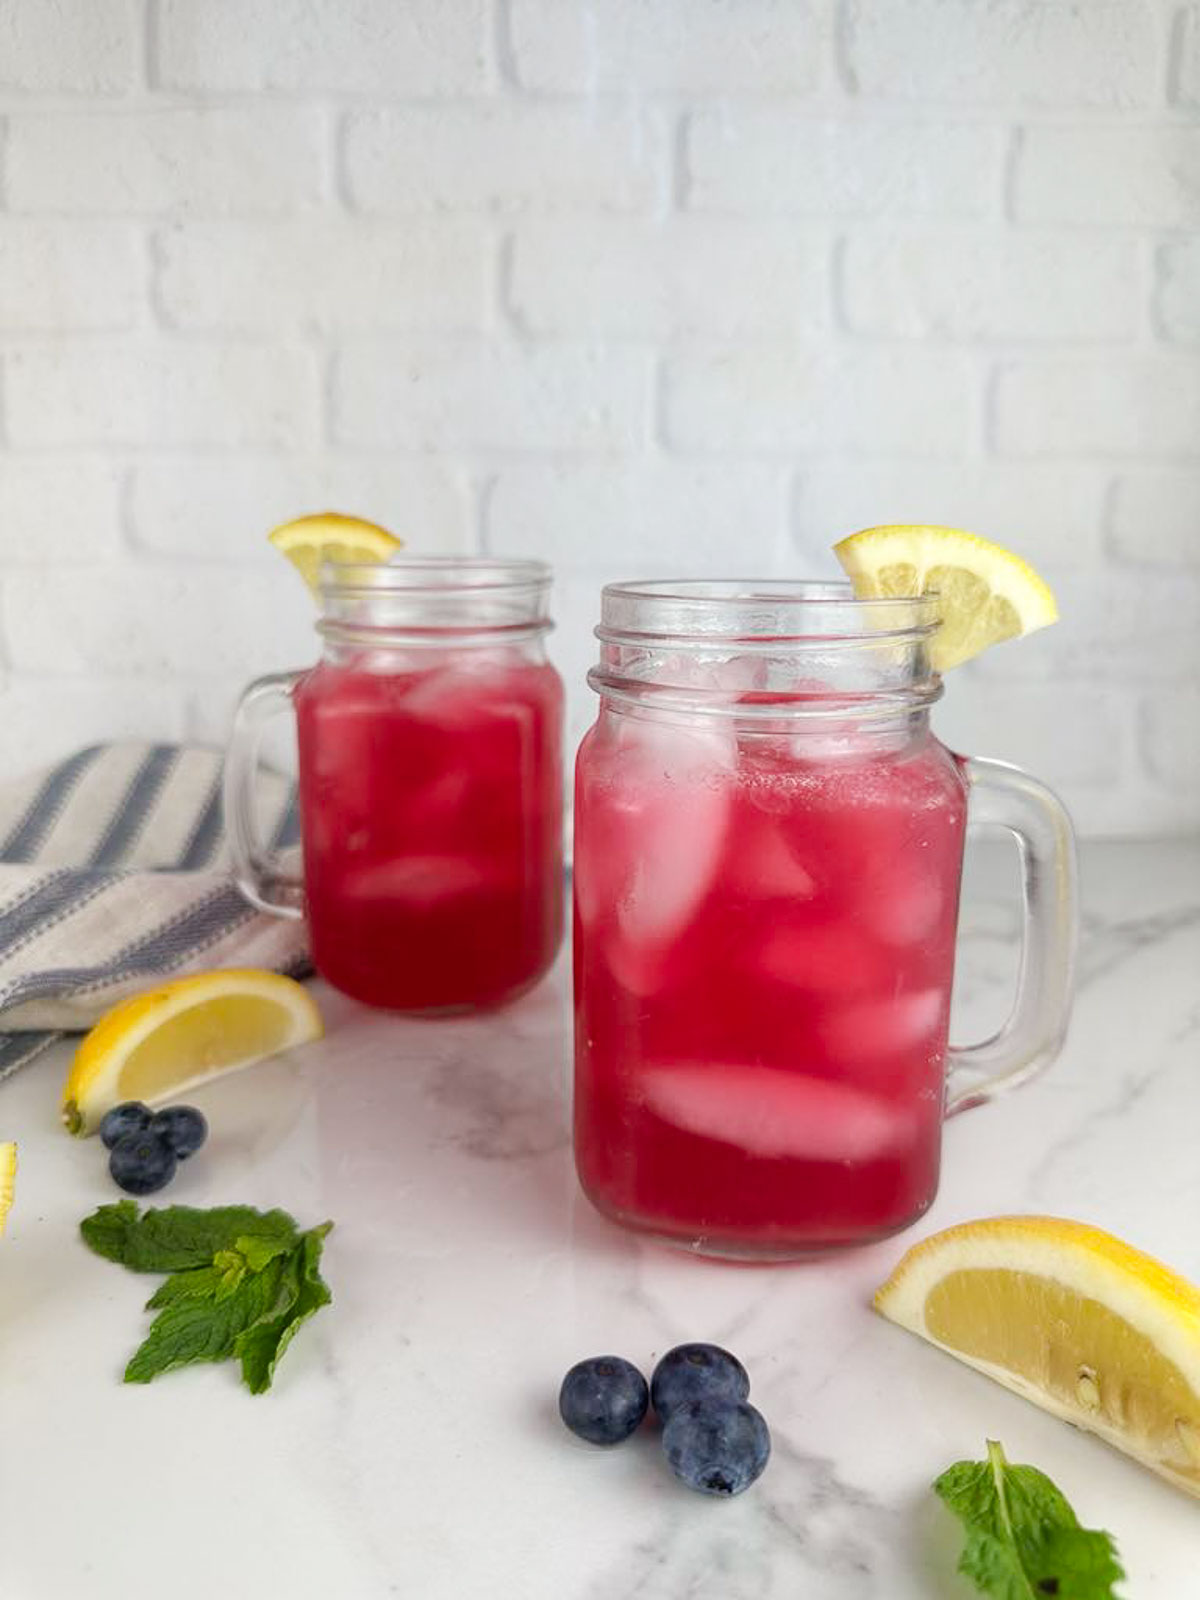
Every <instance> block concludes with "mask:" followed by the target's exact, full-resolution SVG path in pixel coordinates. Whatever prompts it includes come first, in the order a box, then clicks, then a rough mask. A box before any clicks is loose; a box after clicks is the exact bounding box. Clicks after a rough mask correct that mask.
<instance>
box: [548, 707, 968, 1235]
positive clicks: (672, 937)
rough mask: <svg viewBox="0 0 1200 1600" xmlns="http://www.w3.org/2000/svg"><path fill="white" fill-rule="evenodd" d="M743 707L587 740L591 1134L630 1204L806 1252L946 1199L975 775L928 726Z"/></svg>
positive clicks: (581, 792) (580, 807)
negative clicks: (769, 720)
mask: <svg viewBox="0 0 1200 1600" xmlns="http://www.w3.org/2000/svg"><path fill="white" fill-rule="evenodd" d="M733 728H734V724H733V723H732V722H731V721H729V720H728V719H727V720H726V721H725V722H724V723H722V722H721V721H720V720H719V719H713V718H706V717H695V718H691V719H684V720H682V721H681V720H678V719H677V720H675V721H670V720H662V719H660V718H658V717H657V716H656V715H653V714H651V715H642V716H636V715H635V716H629V715H623V716H617V715H614V714H612V713H611V712H602V714H601V718H600V721H599V723H598V724H597V726H596V727H595V728H593V730H592V731H591V733H590V734H589V735H588V737H587V739H586V740H585V741H584V745H583V747H582V749H581V751H580V756H579V762H578V768H577V789H576V837H577V845H576V859H575V880H576V894H575V918H576V939H575V961H576V995H577V997H578V999H577V1039H576V1051H577V1054H576V1060H577V1069H576V1110H575V1119H576V1125H575V1138H576V1152H577V1161H578V1166H579V1172H580V1176H581V1179H582V1182H583V1185H584V1188H585V1189H586V1191H587V1193H588V1195H589V1196H590V1198H591V1199H592V1201H593V1202H594V1203H595V1204H596V1205H597V1206H598V1207H599V1208H600V1210H602V1211H603V1212H605V1213H606V1214H608V1215H609V1216H611V1217H613V1218H615V1219H616V1220H618V1221H621V1222H624V1223H627V1224H630V1225H632V1226H634V1227H638V1228H641V1229H643V1230H648V1231H650V1232H652V1233H655V1234H657V1235H659V1236H661V1237H665V1238H670V1239H676V1240H680V1241H685V1242H689V1243H693V1244H696V1245H697V1246H698V1247H699V1248H703V1249H705V1250H707V1251H708V1252H710V1253H718V1254H720V1253H726V1254H730V1255H750V1256H754V1255H761V1256H771V1255H773V1254H775V1255H780V1256H786V1255H793V1254H796V1253H798V1252H799V1251H807V1250H819V1249H822V1248H832V1247H835V1246H838V1245H840V1244H843V1243H848V1242H854V1243H857V1242H860V1241H862V1240H863V1239H864V1238H870V1237H874V1236H880V1235H883V1234H886V1233H890V1232H892V1231H894V1230H896V1229H899V1228H901V1227H904V1226H905V1225H907V1224H908V1223H910V1222H911V1221H912V1220H913V1219H914V1218H915V1217H917V1216H919V1215H920V1213H921V1212H922V1211H923V1210H924V1209H925V1208H926V1207H927V1206H928V1205H929V1203H930V1202H931V1200H932V1199H933V1196H934V1192H935V1188H936V1183H937V1171H938V1159H939V1149H940V1139H941V1126H942V1114H943V1087H944V1085H943V1079H944V1064H945V1056H946V1036H947V1025H948V1016H949V1008H950V990H951V980H952V976H953V965H954V939H955V924H956V918H957V910H958V906H957V901H958V885H959V876H960V872H961V866H962V853H963V836H964V822H965V814H966V791H965V785H964V782H963V779H962V777H961V775H960V772H959V768H958V766H957V764H956V761H955V759H954V758H953V757H952V756H951V755H950V754H949V753H948V752H947V751H946V750H945V749H944V748H943V747H942V746H941V745H940V744H939V743H938V742H937V740H936V739H934V738H933V737H932V736H931V735H930V734H929V732H928V730H927V728H924V727H922V728H921V729H920V730H919V731H918V732H917V734H916V736H915V737H896V736H895V734H894V731H893V733H892V735H891V736H890V737H885V736H882V735H880V734H879V733H878V732H872V729H871V725H870V724H854V725H847V726H846V727H845V728H844V729H843V731H842V732H841V733H840V734H838V733H830V732H828V731H826V732H824V733H822V734H789V735H775V734H768V733H762V732H753V733H744V732H738V733H735V732H734V731H733Z"/></svg>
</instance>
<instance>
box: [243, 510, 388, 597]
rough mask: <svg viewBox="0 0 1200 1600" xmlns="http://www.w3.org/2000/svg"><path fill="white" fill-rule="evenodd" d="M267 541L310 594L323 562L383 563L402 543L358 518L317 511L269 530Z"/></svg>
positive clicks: (371, 523)
mask: <svg viewBox="0 0 1200 1600" xmlns="http://www.w3.org/2000/svg"><path fill="white" fill-rule="evenodd" d="M267 538H268V539H269V540H270V541H271V543H272V544H273V545H274V546H275V548H276V550H278V551H279V552H280V553H281V554H282V555H285V556H286V557H287V558H288V560H289V561H290V562H291V563H292V565H293V566H294V567H295V569H296V571H297V572H298V573H299V574H300V576H301V577H302V578H303V579H304V581H305V583H306V584H307V585H308V587H309V588H310V589H311V590H312V592H313V593H314V594H316V592H317V580H318V578H319V577H320V573H321V564H322V562H325V561H364V562H365V561H386V560H387V558H388V557H389V556H390V555H392V554H393V553H394V552H395V551H397V550H400V549H403V540H401V539H397V538H396V536H395V534H394V533H389V532H388V531H387V529H386V528H381V527H380V526H379V524H378V523H376V522H364V521H363V519H362V518H361V517H347V516H344V515H343V514H342V513H341V512H340V511H319V512H317V513H316V514H315V515H313V516H311V517H298V518H297V519H296V521H295V522H284V523H281V524H280V525H279V527H278V528H273V529H272V530H271V532H270V533H269V534H268V535H267Z"/></svg>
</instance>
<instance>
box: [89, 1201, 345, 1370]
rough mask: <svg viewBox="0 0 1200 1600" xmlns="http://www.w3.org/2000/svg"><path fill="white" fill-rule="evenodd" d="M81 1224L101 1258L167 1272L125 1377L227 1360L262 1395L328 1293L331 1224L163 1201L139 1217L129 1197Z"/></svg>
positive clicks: (138, 1268) (245, 1208) (246, 1208)
mask: <svg viewBox="0 0 1200 1600" xmlns="http://www.w3.org/2000/svg"><path fill="white" fill-rule="evenodd" d="M79 1226H80V1232H81V1233H82V1235H83V1239H84V1242H85V1243H86V1244H87V1246H88V1248H89V1249H91V1250H94V1251H95V1252H96V1254H97V1255H101V1256H104V1257H105V1259H106V1260H109V1261H116V1262H119V1263H120V1264H121V1265H123V1266H126V1267H129V1268H130V1269H131V1270H132V1271H134V1272H168V1273H170V1276H169V1277H167V1278H166V1279H165V1280H164V1281H163V1282H162V1283H161V1284H159V1286H158V1288H157V1289H156V1290H155V1292H154V1293H153V1294H152V1295H151V1296H150V1299H149V1300H148V1301H147V1302H146V1309H147V1311H157V1312H158V1316H157V1317H155V1319H154V1321H153V1323H152V1324H151V1326H150V1331H149V1333H148V1334H147V1335H146V1338H145V1340H144V1342H143V1343H142V1344H141V1346H140V1347H139V1348H138V1349H137V1350H136V1351H135V1352H134V1354H133V1356H132V1357H131V1358H130V1361H129V1364H128V1365H127V1367H126V1368H125V1381H126V1383H149V1382H150V1381H151V1380H152V1379H154V1378H157V1377H158V1376H159V1374H160V1373H163V1372H170V1371H171V1370H172V1369H173V1368H175V1367H183V1366H188V1365H190V1364H191V1363H192V1362H195V1361H224V1360H226V1359H228V1358H231V1357H234V1358H236V1359H237V1360H239V1361H240V1362H241V1366H242V1376H243V1378H244V1379H245V1381H246V1384H247V1386H248V1387H249V1388H250V1390H251V1392H252V1393H253V1394H262V1393H263V1392H264V1391H265V1390H267V1389H269V1388H270V1387H271V1380H272V1378H273V1376H274V1374H275V1369H276V1367H277V1366H278V1364H279V1361H280V1359H281V1357H282V1356H283V1353H284V1351H285V1350H286V1349H287V1347H288V1345H289V1344H290V1342H291V1340H292V1339H293V1338H294V1337H295V1335H296V1331H297V1329H299V1328H300V1327H301V1326H302V1325H303V1324H304V1323H305V1322H307V1321H308V1319H309V1318H310V1317H311V1316H313V1315H314V1313H316V1312H317V1311H319V1310H320V1309H321V1307H322V1306H324V1305H328V1304H329V1302H330V1300H331V1299H332V1298H333V1297H332V1295H331V1294H330V1292H329V1287H328V1285H327V1284H326V1283H325V1281H324V1279H323V1278H322V1277H321V1271H320V1263H321V1250H322V1246H323V1243H324V1240H325V1236H326V1234H327V1233H328V1232H329V1230H330V1229H331V1228H332V1227H333V1223H332V1222H324V1223H322V1224H321V1226H320V1227H317V1228H310V1229H309V1230H308V1232H307V1233H303V1234H302V1233H300V1231H299V1230H298V1229H297V1227H296V1224H295V1222H294V1221H293V1220H292V1218H291V1217H289V1216H288V1214H287V1212H286V1211H255V1210H254V1209H253V1207H251V1206H217V1207H214V1208H213V1209H212V1210H209V1211H199V1210H195V1209H194V1208H192V1207H190V1206H168V1207H166V1208H165V1209H164V1210H161V1211H154V1210H151V1211H147V1212H146V1213H145V1214H144V1215H142V1216H139V1215H138V1208H137V1206H136V1205H135V1204H134V1202H133V1201H132V1200H121V1201H118V1202H117V1203H116V1204H114V1205H108V1206H101V1207H100V1208H99V1209H98V1210H97V1211H96V1212H95V1213H94V1214H93V1215H92V1216H90V1217H85V1218H84V1220H83V1222H81V1223H80V1225H79Z"/></svg>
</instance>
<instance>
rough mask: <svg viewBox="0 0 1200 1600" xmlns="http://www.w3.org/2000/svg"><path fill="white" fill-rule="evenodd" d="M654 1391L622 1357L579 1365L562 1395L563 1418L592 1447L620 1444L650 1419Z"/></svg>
mask: <svg viewBox="0 0 1200 1600" xmlns="http://www.w3.org/2000/svg"><path fill="white" fill-rule="evenodd" d="M649 1404H650V1391H649V1390H648V1389H647V1387H646V1380H645V1378H643V1377H642V1375H641V1373H640V1372H639V1371H638V1369H637V1368H636V1367H635V1366H633V1365H631V1363H630V1362H628V1361H626V1360H624V1359H623V1358H622V1357H621V1356H592V1357H590V1359H588V1360H587V1361H577V1362H576V1363H575V1365H574V1366H573V1367H572V1368H571V1370H570V1372H568V1373H567V1375H566V1377H565V1378H564V1379H563V1381H562V1388H561V1389H560V1390H559V1392H558V1410H559V1415H560V1416H561V1417H562V1419H563V1421H564V1422H565V1423H566V1425H567V1427H568V1428H570V1430H571V1432H572V1433H577V1434H578V1435H579V1437H580V1438H581V1439H586V1440H587V1441H588V1443H589V1444H620V1443H621V1441H622V1440H623V1439H628V1437H629V1435H630V1434H631V1433H632V1432H633V1430H634V1429H635V1428H636V1427H637V1425H638V1424H639V1423H640V1422H641V1420H642V1418H643V1417H644V1416H645V1415H646V1409H647V1407H648V1406H649Z"/></svg>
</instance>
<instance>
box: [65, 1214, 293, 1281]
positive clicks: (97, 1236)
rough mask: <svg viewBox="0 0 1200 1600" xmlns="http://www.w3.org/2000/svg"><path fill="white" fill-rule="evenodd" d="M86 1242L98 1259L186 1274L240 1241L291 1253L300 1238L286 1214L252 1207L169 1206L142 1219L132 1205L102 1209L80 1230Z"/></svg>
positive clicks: (133, 1267) (136, 1268)
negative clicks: (270, 1243) (277, 1246)
mask: <svg viewBox="0 0 1200 1600" xmlns="http://www.w3.org/2000/svg"><path fill="white" fill-rule="evenodd" d="M79 1228H80V1232H81V1233H82V1235H83V1240H84V1243H85V1244H86V1245H87V1246H88V1248H89V1249H91V1250H94V1251H95V1252H96V1254H97V1255H101V1256H104V1257H105V1258H106V1259H107V1260H109V1261H118V1262H120V1263H121V1265H122V1266H125V1267H128V1268H129V1269H130V1271H131V1272H185V1271H187V1270H188V1268H190V1267H207V1266H209V1265H211V1263H212V1260H213V1257H214V1256H215V1255H216V1254H217V1252H218V1251H220V1250H232V1249H235V1248H236V1247H237V1244H238V1240H239V1239H243V1238H247V1239H249V1238H253V1239H262V1240H272V1241H277V1242H279V1243H280V1244H281V1247H282V1248H284V1249H291V1248H292V1247H293V1246H294V1245H295V1244H296V1243H297V1241H298V1239H299V1233H298V1230H297V1228H296V1224H295V1222H293V1220H292V1218H291V1217H289V1216H288V1214H287V1212H286V1211H256V1210H254V1208H253V1207H252V1206H214V1207H213V1208H212V1209H211V1210H208V1211H199V1210H196V1209H195V1208H194V1207H192V1206H167V1207H166V1208H165V1209H163V1210H161V1211H155V1210H151V1211H147V1212H145V1214H144V1215H143V1216H141V1217H139V1216H138V1210H137V1206H136V1205H135V1204H134V1203H133V1201H132V1200H121V1201H118V1202H117V1203H116V1204H115V1205H108V1206H101V1207H100V1208H99V1210H98V1211H96V1212H94V1213H93V1215H92V1216H90V1217H87V1218H85V1219H84V1221H83V1222H81V1223H80V1225H79Z"/></svg>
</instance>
